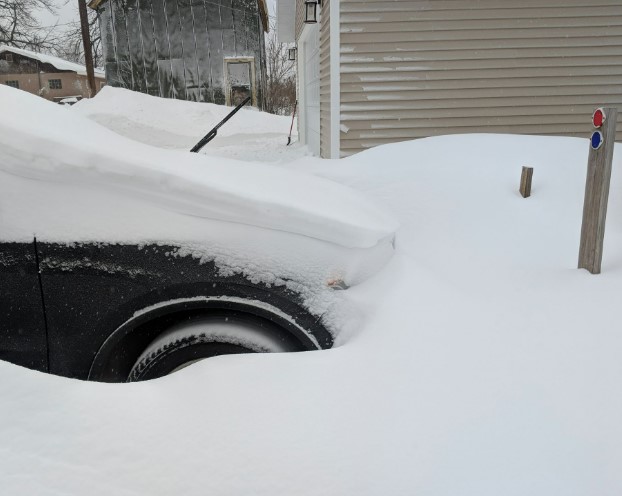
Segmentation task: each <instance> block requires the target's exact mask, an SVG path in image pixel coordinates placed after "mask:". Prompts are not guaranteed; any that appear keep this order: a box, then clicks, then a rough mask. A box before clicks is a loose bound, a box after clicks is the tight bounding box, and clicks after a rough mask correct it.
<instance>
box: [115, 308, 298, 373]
mask: <svg viewBox="0 0 622 496" xmlns="http://www.w3.org/2000/svg"><path fill="white" fill-rule="evenodd" d="M299 350H300V346H299V344H298V343H296V342H295V341H294V340H292V338H291V337H290V336H288V335H287V333H284V332H283V330H282V329H280V328H278V327H277V326H275V325H273V324H271V323H270V322H267V321H260V320H258V319H252V318H243V317H240V316H239V315H230V316H226V315H218V316H210V317H203V318H200V319H195V320H191V321H189V322H184V323H181V324H178V325H175V326H173V327H171V328H170V329H168V330H166V331H165V332H163V333H162V334H160V335H159V336H158V337H157V338H156V339H154V340H153V341H152V342H151V343H150V344H149V346H147V348H146V349H145V350H144V352H143V353H142V354H141V355H140V357H139V358H138V360H137V361H136V363H135V364H134V366H133V367H132V369H131V371H130V373H129V376H128V378H127V381H128V382H134V381H144V380H150V379H156V378H158V377H162V376H165V375H168V374H171V373H173V372H176V371H177V370H179V369H181V368H184V367H186V366H188V365H191V364H192V363H194V362H197V361H199V360H204V359H206V358H209V357H213V356H218V355H232V354H240V353H280V352H287V351H299Z"/></svg>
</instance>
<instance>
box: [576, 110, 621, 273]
mask: <svg viewBox="0 0 622 496" xmlns="http://www.w3.org/2000/svg"><path fill="white" fill-rule="evenodd" d="M602 110H603V111H604V114H605V116H606V118H605V121H604V123H603V124H602V127H601V128H600V129H599V131H600V132H601V133H602V136H601V137H600V139H599V137H596V139H595V140H594V137H592V139H591V140H590V155H589V158H588V163H587V178H586V181H585V199H584V201H583V222H582V224H581V243H580V246H579V268H580V269H587V270H588V271H590V272H591V273H592V274H600V266H601V262H602V259H603V241H604V239H605V220H606V217H607V202H608V200H609V183H610V182H611V163H612V161H613V147H614V145H615V141H616V121H617V116H618V112H617V109H615V108H605V109H602ZM596 132H597V131H595V133H596ZM594 143H601V144H600V147H598V148H594Z"/></svg>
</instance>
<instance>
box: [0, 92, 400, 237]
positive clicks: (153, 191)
mask: <svg viewBox="0 0 622 496" xmlns="http://www.w3.org/2000/svg"><path fill="white" fill-rule="evenodd" d="M0 108H2V112H1V113H0V172H4V173H8V174H10V175H12V176H18V177H20V178H25V179H28V180H36V181H43V182H48V183H57V184H59V183H62V184H65V185H73V186H75V187H76V190H77V189H83V188H85V187H86V188H89V187H95V186H96V187H97V188H98V189H100V190H101V189H105V190H107V191H112V192H115V193H117V194H118V193H119V192H121V193H123V194H124V195H127V196H129V197H133V198H140V199H141V201H148V202H152V203H154V204H156V205H157V206H158V208H160V209H165V210H170V211H173V212H176V213H181V214H184V215H187V216H192V217H199V218H205V219H212V220H218V221H226V222H233V223H239V224H247V225H251V226H255V227H261V228H267V229H271V230H276V231H284V232H288V233H293V234H299V235H303V236H308V237H311V238H315V239H318V240H322V241H327V242H330V243H334V244H337V245H340V246H344V247H348V248H369V247H373V246H376V245H378V244H379V243H380V242H382V241H386V240H387V239H390V238H391V237H392V236H393V233H394V232H395V231H396V230H397V227H398V224H397V222H396V221H395V220H394V219H393V217H391V216H390V215H388V214H387V213H385V212H384V211H382V210H381V209H380V208H378V207H377V206H376V205H374V204H373V203H372V202H370V201H369V200H368V199H367V198H366V197H364V196H363V195H362V194H360V193H357V192H355V191H354V190H351V189H349V188H347V187H345V186H342V185H339V184H337V183H334V182H332V181H330V180H326V179H322V178H319V177H316V176H312V175H309V174H305V173H302V172H297V171H291V170H284V169H282V168H277V167H273V166H269V165H265V164H261V163H249V162H238V161H234V160H228V159H220V158H219V159H217V160H215V159H214V158H213V157H206V156H201V155H198V154H192V153H189V152H188V153H186V152H179V151H172V150H163V149H160V148H155V147H151V146H148V145H144V144H141V143H137V142H134V141H132V140H129V139H127V138H124V137H122V136H119V135H117V134H116V133H113V132H111V131H109V130H108V129H105V128H104V127H102V126H100V125H98V124H97V123H94V122H92V121H90V120H88V119H87V118H85V117H82V116H80V115H77V114H76V113H72V112H69V111H68V110H67V109H65V108H63V107H62V106H60V105H57V104H53V103H51V102H48V101H45V100H43V99H41V98H39V97H36V96H33V95H30V94H28V93H26V92H24V91H20V90H16V89H13V88H9V87H6V86H0ZM1 213H2V212H0V214H1ZM120 236H121V235H120Z"/></svg>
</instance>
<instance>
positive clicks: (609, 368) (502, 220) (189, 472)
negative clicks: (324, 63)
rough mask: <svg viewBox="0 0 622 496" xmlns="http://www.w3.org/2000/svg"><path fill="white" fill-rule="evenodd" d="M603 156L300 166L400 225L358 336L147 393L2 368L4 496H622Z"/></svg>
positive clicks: (401, 156) (617, 223)
mask: <svg viewBox="0 0 622 496" xmlns="http://www.w3.org/2000/svg"><path fill="white" fill-rule="evenodd" d="M588 117H589V116H588ZM588 121H589V119H588ZM587 133H589V127H587V128H586V134H587ZM588 146H589V145H588V142H587V140H584V139H569V138H543V137H529V136H494V135H472V136H448V137H439V138H430V139H424V140H418V141H415V142H407V143H399V144H395V145H390V146H384V147H378V148H376V149H373V150H369V151H367V152H364V153H361V154H358V155H355V156H353V157H350V158H348V159H345V160H340V161H323V160H319V159H311V158H309V157H305V158H304V159H302V160H301V161H299V162H297V163H293V164H290V165H289V167H290V168H302V167H304V168H305V169H306V170H313V171H314V173H315V174H318V175H322V176H325V177H328V178H331V179H333V180H338V181H340V182H342V183H344V184H346V185H348V186H349V187H351V188H355V189H358V190H359V191H361V192H362V193H363V194H365V195H369V196H371V197H373V198H374V199H375V200H376V201H377V202H378V203H380V204H382V205H383V206H384V207H385V208H387V209H389V210H390V211H392V212H393V213H394V215H396V216H397V217H398V219H399V221H400V222H401V224H402V228H401V230H400V236H399V238H398V240H397V246H396V255H395V257H394V258H393V259H392V260H391V262H390V263H389V265H388V266H387V268H386V269H385V270H383V271H382V272H380V273H378V274H377V275H376V276H375V277H374V278H372V279H369V280H368V281H366V282H365V283H363V284H361V285H359V286H357V287H354V288H351V289H349V290H348V291H344V292H342V295H343V296H344V298H347V300H348V302H349V303H350V304H352V305H354V306H355V308H356V309H357V314H358V315H359V317H360V318H361V319H362V320H363V325H362V326H360V327H358V328H357V329H356V332H354V330H353V331H352V332H351V333H349V334H342V335H341V336H340V343H341V344H342V346H341V347H339V348H336V349H332V350H327V351H323V352H313V353H298V354H273V355H257V356H249V355H246V356H229V357H220V358H216V359H210V360H207V361H204V362H201V363H199V364H196V365H194V366H192V367H189V368H186V369H183V370H182V371H180V372H178V373H176V374H174V375H171V376H169V377H166V378H163V379H161V380H156V381H152V382H147V383H142V384H130V385H106V384H90V383H82V382H76V381H70V380H66V379H61V378H57V377H50V376H46V375H43V374H37V373H33V372H31V371H28V370H25V369H21V368H18V367H15V366H12V365H8V364H4V363H0V377H1V378H2V380H1V381H0V396H1V397H2V402H1V403H0V437H1V438H2V439H3V442H2V447H1V448H0V479H2V492H3V494H7V495H11V496H13V495H21V494H38V495H41V496H46V495H52V494H63V495H76V496H78V495H82V494H84V493H85V488H86V487H87V488H88V493H89V494H90V495H92V496H98V495H102V496H103V495H106V496H107V495H109V494H115V495H121V496H124V495H128V496H129V495H132V496H135V495H144V496H157V495H169V494H183V495H185V496H192V495H204V494H227V495H245V494H255V495H260V496H263V495H266V496H275V495H292V494H295V495H298V496H320V495H322V496H326V495H330V496H343V495H363V496H377V495H383V496H384V495H387V494H389V495H394V494H395V495H398V494H399V495H411V494H414V495H418V494H425V495H426V496H456V495H467V496H499V495H503V496H524V495H530V496H551V495H565V496H592V495H596V494H597V495H602V496H617V495H619V494H620V493H621V492H622V471H620V467H621V466H622V426H621V424H620V420H619V419H620V418H621V417H622V397H621V396H620V394H619V393H617V392H616V391H618V390H619V384H620V382H622V365H621V364H622V361H621V360H620V356H619V355H620V349H622V333H621V332H620V324H619V322H620V321H621V320H622V307H621V306H620V304H619V295H620V294H622V250H620V249H619V247H620V246H622V191H621V189H620V187H619V185H620V184H621V181H622V176H621V170H622V168H621V167H622V161H621V159H622V149H620V147H619V146H618V147H617V151H616V156H615V163H614V171H613V177H612V190H611V195H610V207H609V213H608V219H607V232H606V238H605V250H604V260H603V273H602V274H601V275H598V276H592V275H590V274H588V273H587V272H586V271H584V270H577V269H576V263H577V254H578V242H579V234H580V222H581V210H582V203H583V191H584V184H585V173H586V160H587V152H588ZM523 165H531V166H533V167H534V169H535V170H534V178H533V189H532V196H531V197H530V198H528V199H523V198H522V197H521V196H520V195H519V193H518V185H519V178H520V172H521V166H523ZM3 194H4V193H3ZM2 208H4V205H2ZM2 212H3V210H2V209H0V213H2ZM168 220H169V219H165V221H167V222H168ZM338 310H340V311H341V310H342V309H341V308H339V309H338Z"/></svg>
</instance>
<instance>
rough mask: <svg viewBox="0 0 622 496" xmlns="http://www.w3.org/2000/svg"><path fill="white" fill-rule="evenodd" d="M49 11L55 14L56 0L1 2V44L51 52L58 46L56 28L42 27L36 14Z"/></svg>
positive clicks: (4, 0)
mask: <svg viewBox="0 0 622 496" xmlns="http://www.w3.org/2000/svg"><path fill="white" fill-rule="evenodd" d="M39 10H47V11H48V12H50V13H52V14H54V13H55V12H56V5H55V1H54V0H0V44H4V45H9V46H14V47H16V48H26V49H29V50H34V51H37V52H40V51H49V50H52V49H54V48H56V46H57V41H58V40H57V39H56V37H55V36H54V33H55V29H54V28H55V26H52V27H44V26H41V24H40V23H39V21H38V20H37V18H36V15H35V13H36V12H37V11H39Z"/></svg>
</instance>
